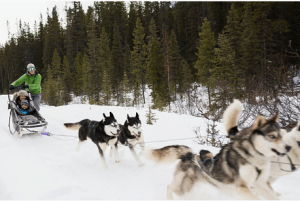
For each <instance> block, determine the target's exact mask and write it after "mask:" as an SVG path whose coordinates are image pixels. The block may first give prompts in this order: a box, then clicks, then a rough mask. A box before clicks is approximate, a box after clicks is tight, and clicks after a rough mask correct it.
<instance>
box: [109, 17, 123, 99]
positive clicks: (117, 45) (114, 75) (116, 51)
mask: <svg viewBox="0 0 300 201" xmlns="http://www.w3.org/2000/svg"><path fill="white" fill-rule="evenodd" d="M121 41H122V38H121V35H120V31H119V26H118V25H117V23H116V22H115V24H114V35H113V43H112V51H111V52H112V67H113V68H112V70H111V71H106V73H109V77H110V79H111V85H112V90H113V93H114V96H115V97H116V100H117V102H118V103H119V102H120V100H119V99H120V90H119V86H120V81H121V80H122V76H123V75H124V53H123V45H122V43H121Z"/></svg>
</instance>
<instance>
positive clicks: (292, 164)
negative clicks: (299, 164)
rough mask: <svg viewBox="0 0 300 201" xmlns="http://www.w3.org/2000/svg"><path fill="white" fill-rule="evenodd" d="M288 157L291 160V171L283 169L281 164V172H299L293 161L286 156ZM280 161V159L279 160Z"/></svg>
mask: <svg viewBox="0 0 300 201" xmlns="http://www.w3.org/2000/svg"><path fill="white" fill-rule="evenodd" d="M286 156H287V157H288V159H289V161H290V165H291V171H289V170H284V169H282V168H281V163H280V162H279V167H280V170H281V171H284V172H294V171H295V170H297V168H296V166H295V164H294V163H293V161H292V159H291V158H290V157H289V156H288V155H286ZM278 160H279V158H278Z"/></svg>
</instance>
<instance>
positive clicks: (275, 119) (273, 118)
mask: <svg viewBox="0 0 300 201" xmlns="http://www.w3.org/2000/svg"><path fill="white" fill-rule="evenodd" d="M268 121H274V122H278V112H276V114H275V115H274V116H273V117H272V118H271V119H268Z"/></svg>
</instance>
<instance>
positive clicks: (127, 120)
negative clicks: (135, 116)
mask: <svg viewBox="0 0 300 201" xmlns="http://www.w3.org/2000/svg"><path fill="white" fill-rule="evenodd" d="M126 122H127V123H129V115H128V114H127V119H126Z"/></svg>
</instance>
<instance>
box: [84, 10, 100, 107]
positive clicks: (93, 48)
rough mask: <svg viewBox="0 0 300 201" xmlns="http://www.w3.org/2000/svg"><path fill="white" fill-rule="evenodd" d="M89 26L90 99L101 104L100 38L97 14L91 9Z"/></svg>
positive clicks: (89, 11)
mask: <svg viewBox="0 0 300 201" xmlns="http://www.w3.org/2000/svg"><path fill="white" fill-rule="evenodd" d="M87 17H88V26H87V30H88V33H87V37H88V55H89V66H88V67H89V70H88V71H89V73H90V75H88V81H89V83H92V84H90V85H89V89H88V90H89V93H88V94H89V95H88V96H89V98H90V101H91V100H92V99H93V101H95V102H99V91H100V88H101V82H102V81H101V78H100V74H101V69H100V64H99V60H100V58H99V55H100V47H99V43H100V41H99V38H97V36H96V24H95V21H94V18H95V14H94V12H93V9H92V8H91V7H89V9H88V13H87Z"/></svg>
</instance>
